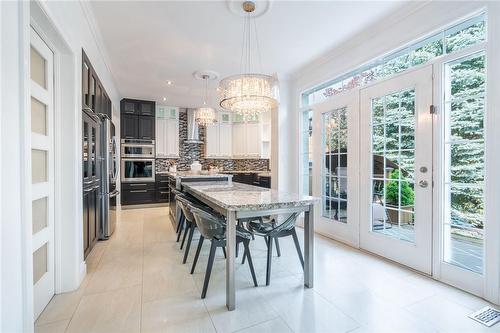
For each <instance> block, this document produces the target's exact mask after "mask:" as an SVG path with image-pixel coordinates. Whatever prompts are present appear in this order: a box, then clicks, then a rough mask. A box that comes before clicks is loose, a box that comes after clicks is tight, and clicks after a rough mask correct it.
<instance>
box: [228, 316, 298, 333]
mask: <svg viewBox="0 0 500 333" xmlns="http://www.w3.org/2000/svg"><path fill="white" fill-rule="evenodd" d="M276 319H281V320H283V318H281V316H280V315H278V316H276V317H273V318H270V319H266V320H263V321H261V322H258V323H255V324H252V325H250V326H247V327H243V328H239V329H237V330H234V331H231V333H238V332H241V331H243V330H247V329H249V328H252V327H255V326H258V325H262V324H265V323H267V322H269V321H272V320H276ZM283 321H284V320H283ZM287 327H288V325H287ZM292 332H293V330H292Z"/></svg>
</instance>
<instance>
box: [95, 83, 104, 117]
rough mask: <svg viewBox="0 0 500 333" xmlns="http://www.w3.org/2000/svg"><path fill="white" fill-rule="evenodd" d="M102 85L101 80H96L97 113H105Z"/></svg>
mask: <svg viewBox="0 0 500 333" xmlns="http://www.w3.org/2000/svg"><path fill="white" fill-rule="evenodd" d="M102 102H103V101H102V86H101V83H100V82H99V81H97V82H96V92H95V109H94V112H95V113H104V112H103V107H102Z"/></svg>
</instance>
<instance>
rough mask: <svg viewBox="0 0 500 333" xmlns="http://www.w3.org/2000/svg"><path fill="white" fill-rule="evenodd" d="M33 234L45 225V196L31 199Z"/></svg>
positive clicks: (46, 217)
mask: <svg viewBox="0 0 500 333" xmlns="http://www.w3.org/2000/svg"><path fill="white" fill-rule="evenodd" d="M31 206H32V213H31V214H32V215H31V219H32V224H33V228H32V229H33V235H34V234H36V233H37V232H39V231H40V230H42V229H44V228H45V227H47V219H48V216H47V197H44V198H40V199H38V200H33V202H32V204H31Z"/></svg>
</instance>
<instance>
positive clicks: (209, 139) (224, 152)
mask: <svg viewBox="0 0 500 333" xmlns="http://www.w3.org/2000/svg"><path fill="white" fill-rule="evenodd" d="M205 137H206V138H205V140H206V141H205V156H206V157H208V158H231V156H232V125H231V117H230V115H229V113H228V112H219V113H218V114H217V122H216V123H215V124H212V125H208V126H206V129H205Z"/></svg>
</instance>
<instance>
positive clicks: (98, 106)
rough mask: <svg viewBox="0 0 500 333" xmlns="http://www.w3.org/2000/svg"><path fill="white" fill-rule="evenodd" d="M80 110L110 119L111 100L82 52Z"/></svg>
mask: <svg viewBox="0 0 500 333" xmlns="http://www.w3.org/2000/svg"><path fill="white" fill-rule="evenodd" d="M82 108H83V109H86V110H92V111H93V112H95V113H103V114H106V115H108V117H109V118H111V117H112V111H111V110H112V109H111V100H110V99H109V96H108V94H107V93H106V89H104V85H103V84H102V82H101V81H100V80H99V76H98V75H97V73H96V71H95V70H94V67H92V64H91V63H90V60H89V58H88V57H87V55H86V54H85V52H84V51H83V50H82Z"/></svg>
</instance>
